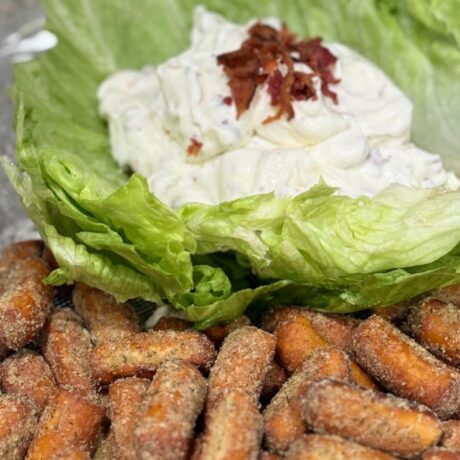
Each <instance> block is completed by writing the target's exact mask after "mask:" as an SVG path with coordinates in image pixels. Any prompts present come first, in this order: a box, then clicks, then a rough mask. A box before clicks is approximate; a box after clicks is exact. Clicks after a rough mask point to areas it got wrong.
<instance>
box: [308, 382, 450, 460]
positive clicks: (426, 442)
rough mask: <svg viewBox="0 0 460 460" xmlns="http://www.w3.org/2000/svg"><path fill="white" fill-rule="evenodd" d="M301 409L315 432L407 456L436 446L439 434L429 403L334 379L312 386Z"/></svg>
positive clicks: (438, 424)
mask: <svg viewBox="0 0 460 460" xmlns="http://www.w3.org/2000/svg"><path fill="white" fill-rule="evenodd" d="M302 415H303V417H304V419H305V420H306V422H307V423H308V426H309V427H310V428H312V429H313V431H315V432H316V433H320V434H335V435H338V436H342V437H344V438H347V439H350V440H352V441H355V442H358V443H360V444H363V445H365V446H368V447H372V448H374V449H380V450H383V451H385V452H388V453H390V454H393V455H400V456H403V457H407V458H413V457H416V456H417V455H420V454H421V453H422V452H423V451H424V450H426V449H428V448H430V447H432V446H434V445H435V444H436V443H437V441H438V440H439V438H440V436H441V423H440V421H439V420H438V419H437V417H436V416H435V415H434V414H433V413H432V412H431V411H430V410H429V409H428V408H426V407H424V406H420V405H417V404H416V403H411V402H409V401H407V400H404V399H401V398H396V397H395V396H392V395H385V394H383V393H377V392H375V391H371V390H366V389H364V388H361V387H358V386H355V385H350V384H348V383H344V382H340V381H337V380H331V379H325V380H321V381H318V382H314V383H312V384H311V385H310V386H309V388H308V389H307V391H306V392H305V395H304V398H303V399H302Z"/></svg>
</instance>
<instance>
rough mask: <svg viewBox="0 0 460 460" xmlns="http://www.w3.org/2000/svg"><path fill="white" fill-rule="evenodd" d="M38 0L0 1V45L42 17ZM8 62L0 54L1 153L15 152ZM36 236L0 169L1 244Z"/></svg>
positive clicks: (10, 154)
mask: <svg viewBox="0 0 460 460" xmlns="http://www.w3.org/2000/svg"><path fill="white" fill-rule="evenodd" d="M38 3H39V2H38V0H0V48H1V46H2V42H3V40H4V39H5V38H6V37H7V36H8V35H10V34H12V33H13V32H16V31H17V30H18V29H19V28H20V27H21V26H23V25H24V24H26V23H28V22H29V21H31V20H34V19H36V18H38V17H40V16H41V13H40V9H39V6H38ZM11 67H12V64H11V61H10V60H9V59H8V58H1V57H0V155H4V154H6V155H8V156H10V157H13V155H14V131H13V121H12V112H13V107H12V102H11ZM33 236H35V232H34V228H33V224H32V223H31V222H30V221H29V220H28V219H27V218H26V217H25V215H24V213H23V212H22V209H21V205H20V203H19V199H18V198H17V196H16V194H15V193H14V192H13V190H12V188H11V186H10V184H9V183H8V181H7V179H6V177H5V174H4V173H3V170H2V169H1V168H0V247H2V246H4V245H5V244H7V243H8V242H10V241H17V240H21V239H25V238H30V237H33Z"/></svg>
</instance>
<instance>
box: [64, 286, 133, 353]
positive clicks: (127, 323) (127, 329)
mask: <svg viewBox="0 0 460 460" xmlns="http://www.w3.org/2000/svg"><path fill="white" fill-rule="evenodd" d="M72 301H73V304H74V306H75V310H76V311H77V312H78V313H79V314H80V315H81V317H82V318H83V320H84V322H85V324H86V326H87V327H88V329H89V331H90V333H91V337H92V339H93V341H94V343H96V344H97V343H100V342H101V341H104V340H111V339H113V340H116V339H119V338H122V337H126V336H129V335H131V334H134V333H137V332H140V330H141V328H140V323H139V319H138V318H137V316H136V314H135V313H134V310H133V309H132V307H131V305H129V304H127V303H119V302H117V301H116V300H115V299H114V298H113V297H112V296H111V295H109V294H106V293H105V292H102V291H100V290H99V289H95V288H92V287H89V286H87V285H86V284H84V283H77V284H76V285H75V287H74V289H73V293H72Z"/></svg>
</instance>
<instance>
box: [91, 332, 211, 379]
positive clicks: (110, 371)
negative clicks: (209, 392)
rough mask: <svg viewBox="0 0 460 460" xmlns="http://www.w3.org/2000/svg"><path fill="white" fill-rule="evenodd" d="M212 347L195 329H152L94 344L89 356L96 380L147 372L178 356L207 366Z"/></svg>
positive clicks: (140, 374) (195, 363)
mask: <svg viewBox="0 0 460 460" xmlns="http://www.w3.org/2000/svg"><path fill="white" fill-rule="evenodd" d="M215 354H216V351H215V349H214V345H213V343H212V342H211V341H210V340H209V339H208V338H207V337H206V336H205V335H204V334H201V333H200V332H197V331H192V330H190V331H179V332H176V331H153V332H144V333H139V334H134V335H132V336H128V337H123V338H122V339H119V340H109V341H107V342H103V343H101V344H99V345H96V346H95V347H94V350H93V354H92V357H91V363H92V367H93V374H94V376H95V378H96V379H97V381H98V382H99V383H100V384H107V383H111V382H113V381H114V380H115V379H117V378H120V377H132V376H135V375H137V376H151V375H153V374H154V372H155V371H156V369H157V368H158V367H159V366H160V364H162V363H163V362H165V361H168V360H171V359H180V360H183V361H186V362H189V363H191V364H194V365H195V366H198V367H200V368H202V369H209V367H210V366H211V364H212V363H213V362H214V358H215Z"/></svg>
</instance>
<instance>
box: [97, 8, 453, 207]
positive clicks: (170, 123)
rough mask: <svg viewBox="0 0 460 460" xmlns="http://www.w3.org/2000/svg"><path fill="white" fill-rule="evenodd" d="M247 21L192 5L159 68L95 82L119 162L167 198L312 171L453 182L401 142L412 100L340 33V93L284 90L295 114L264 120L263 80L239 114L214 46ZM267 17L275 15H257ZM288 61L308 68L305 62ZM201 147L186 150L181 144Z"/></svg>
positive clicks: (236, 35)
mask: <svg viewBox="0 0 460 460" xmlns="http://www.w3.org/2000/svg"><path fill="white" fill-rule="evenodd" d="M254 23H255V21H251V22H250V23H249V24H247V25H245V26H241V25H237V24H234V23H232V22H229V21H227V20H225V19H224V18H222V17H221V16H218V15H216V14H213V13H210V12H208V11H206V10H205V9H204V8H202V7H199V8H197V9H196V11H195V18H194V27H193V30H192V37H191V46H190V48H188V49H187V50H186V51H185V52H183V53H182V54H180V55H179V56H176V57H174V58H172V59H170V60H168V61H166V62H165V63H163V64H160V65H158V66H157V67H148V68H145V69H143V70H141V71H136V70H124V71H120V72H118V73H116V74H114V75H113V76H111V77H110V78H108V79H107V80H106V81H104V82H103V83H102V84H101V86H100V88H99V91H98V97H99V101H100V112H101V114H102V115H103V116H104V117H105V118H106V119H107V120H108V125H109V131H110V142H111V147H112V153H113V156H114V158H115V159H116V161H117V162H118V163H119V164H120V165H121V166H122V167H130V168H131V169H132V170H133V171H135V172H137V173H139V174H142V175H143V176H145V177H146V178H148V182H149V186H150V190H151V191H152V192H153V193H154V194H155V195H157V196H158V197H159V198H160V199H161V200H163V201H164V202H165V203H167V204H168V205H170V206H173V207H177V206H180V205H181V204H183V203H186V202H191V201H197V202H201V203H209V204H215V203H220V202H223V201H228V200H232V199H235V198H239V197H242V196H247V195H252V194H258V193H265V192H275V193H276V194H277V195H280V196H283V195H294V194H298V193H301V192H304V191H305V190H307V189H309V188H310V187H311V186H313V185H314V184H317V183H318V182H319V181H320V180H321V178H322V179H323V180H324V181H325V182H326V183H327V184H329V185H331V186H334V187H337V188H338V189H339V191H340V192H341V193H343V194H346V195H349V196H353V197H355V196H358V195H366V196H373V195H375V194H376V193H377V192H379V191H380V190H382V189H383V188H385V187H386V186H388V185H390V184H393V183H398V184H402V185H406V186H409V187H438V186H442V187H447V188H458V186H459V181H458V180H457V178H456V177H455V175H454V174H453V173H451V172H447V171H445V170H444V168H443V166H442V162H441V159H440V157H439V156H438V155H434V154H431V153H428V152H425V151H423V150H421V149H420V148H418V147H416V146H415V145H414V144H412V143H411V142H410V129H411V122H412V105H411V102H410V101H409V100H408V98H407V97H406V96H405V95H404V94H403V93H402V92H401V91H400V90H399V89H398V88H397V87H396V86H395V85H394V84H393V82H392V81H391V80H390V79H389V78H388V77H387V76H386V75H385V74H384V73H383V72H382V71H381V70H379V69H378V68H377V67H376V66H375V65H374V64H372V63H371V62H369V61H368V60H366V59H365V58H363V57H362V56H360V55H359V54H358V53H356V52H355V51H353V50H351V49H350V48H347V47H346V46H344V45H341V44H338V43H326V44H325V46H326V47H327V48H328V49H329V50H330V51H331V52H332V53H333V54H334V55H335V56H336V57H337V62H336V63H335V64H334V68H333V74H334V77H336V78H337V79H339V80H340V82H339V83H337V84H334V85H332V86H331V88H332V89H333V91H334V92H335V93H336V94H337V97H338V103H337V104H335V103H334V101H333V100H331V98H328V97H325V96H324V95H323V93H322V92H321V82H320V81H319V78H316V77H315V78H316V79H315V80H314V84H315V88H316V91H317V95H318V97H317V98H316V99H309V100H303V101H294V103H293V109H294V117H293V118H292V119H291V120H289V121H288V120H287V118H286V117H283V118H281V119H279V120H277V121H274V122H272V123H264V121H265V120H266V119H267V117H269V116H270V115H273V114H275V113H276V111H277V109H276V107H273V106H272V105H271V103H270V95H269V93H268V91H267V85H266V84H264V85H260V86H258V87H257V89H256V93H255V95H254V98H253V99H252V101H251V104H250V106H249V109H248V110H247V111H245V112H244V113H243V114H242V115H241V116H240V117H239V118H237V114H236V108H235V104H231V103H230V104H229V103H228V100H229V98H230V97H231V92H230V88H229V84H228V83H229V82H228V77H227V75H226V74H225V72H224V70H223V68H222V66H220V65H219V64H218V63H217V56H218V55H220V54H222V53H227V52H230V51H234V50H236V49H238V48H240V46H241V44H242V42H243V41H244V40H245V39H246V38H247V34H248V29H249V27H250V26H251V25H253V24H254ZM263 23H264V24H268V25H270V26H272V27H275V28H278V29H279V28H280V27H281V23H280V22H279V21H278V20H276V19H268V20H265V21H263ZM295 70H299V71H303V72H308V71H309V68H308V67H307V66H306V65H305V64H303V63H296V64H295ZM193 144H196V145H199V147H200V148H199V151H197V152H196V153H195V154H193V155H190V151H189V148H190V145H193Z"/></svg>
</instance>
